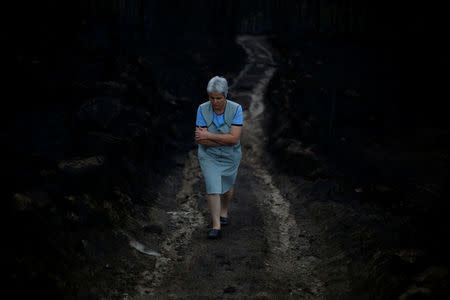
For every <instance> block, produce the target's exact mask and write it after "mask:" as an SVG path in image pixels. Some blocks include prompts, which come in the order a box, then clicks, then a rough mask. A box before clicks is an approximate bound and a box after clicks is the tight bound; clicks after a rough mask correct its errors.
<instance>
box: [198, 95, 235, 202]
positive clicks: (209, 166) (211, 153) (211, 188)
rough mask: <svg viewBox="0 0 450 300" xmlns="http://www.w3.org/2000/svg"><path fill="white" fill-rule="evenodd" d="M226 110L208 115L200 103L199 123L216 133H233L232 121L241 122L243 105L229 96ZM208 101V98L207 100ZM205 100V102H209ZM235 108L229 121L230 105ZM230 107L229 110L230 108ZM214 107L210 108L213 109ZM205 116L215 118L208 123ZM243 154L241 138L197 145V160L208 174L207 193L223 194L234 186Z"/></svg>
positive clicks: (205, 174) (205, 176)
mask: <svg viewBox="0 0 450 300" xmlns="http://www.w3.org/2000/svg"><path fill="white" fill-rule="evenodd" d="M226 101H227V103H226V106H225V112H224V113H223V114H221V115H217V114H216V113H215V112H214V111H213V110H212V114H214V116H207V117H206V118H205V116H204V114H205V113H207V112H205V111H203V113H202V110H201V108H200V106H199V108H198V110H197V121H196V125H197V126H201V127H207V128H208V131H209V132H212V133H217V134H226V133H230V128H231V125H236V126H242V125H243V120H242V119H243V118H242V107H241V106H240V105H239V104H237V103H236V102H233V101H230V100H226ZM208 102H209V101H208ZM208 102H205V103H204V106H205V105H206V106H207V105H208ZM233 107H234V108H235V109H236V110H235V111H236V113H235V114H234V116H233V119H232V121H231V122H227V117H229V115H230V114H229V113H230V109H232V108H233ZM227 109H228V111H227ZM210 111H211V110H210ZM206 119H211V120H213V121H212V122H210V124H209V126H208V125H207V122H206ZM241 158H242V151H241V143H240V141H239V142H238V143H237V144H236V145H233V146H217V147H213V146H205V145H200V144H199V145H198V160H199V164H200V167H201V169H202V173H203V177H204V178H205V184H206V193H207V194H224V193H226V192H228V191H229V190H230V189H231V188H233V186H234V184H235V182H236V177H237V173H238V168H239V164H240V161H241Z"/></svg>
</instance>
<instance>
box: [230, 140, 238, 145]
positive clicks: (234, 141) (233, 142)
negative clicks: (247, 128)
mask: <svg viewBox="0 0 450 300" xmlns="http://www.w3.org/2000/svg"><path fill="white" fill-rule="evenodd" d="M238 143H239V139H233V140H231V141H230V143H229V145H230V146H236V145H237V144H238Z"/></svg>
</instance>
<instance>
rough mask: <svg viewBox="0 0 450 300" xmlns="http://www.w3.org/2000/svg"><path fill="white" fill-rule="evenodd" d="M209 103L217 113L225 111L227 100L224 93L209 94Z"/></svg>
mask: <svg viewBox="0 0 450 300" xmlns="http://www.w3.org/2000/svg"><path fill="white" fill-rule="evenodd" d="M209 101H211V105H212V107H213V109H214V110H215V111H219V112H221V111H222V110H224V109H225V104H226V100H225V96H224V95H223V94H222V93H214V92H211V93H209Z"/></svg>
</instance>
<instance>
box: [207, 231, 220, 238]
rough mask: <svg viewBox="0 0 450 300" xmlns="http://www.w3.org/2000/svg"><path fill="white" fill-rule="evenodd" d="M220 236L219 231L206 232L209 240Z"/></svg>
mask: <svg viewBox="0 0 450 300" xmlns="http://www.w3.org/2000/svg"><path fill="white" fill-rule="evenodd" d="M221 236H222V231H221V230H220V229H211V230H210V231H208V238H209V239H217V238H220V237H221Z"/></svg>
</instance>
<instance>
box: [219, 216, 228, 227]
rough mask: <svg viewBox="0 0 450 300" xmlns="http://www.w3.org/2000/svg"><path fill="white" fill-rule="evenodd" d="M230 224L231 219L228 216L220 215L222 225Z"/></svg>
mask: <svg viewBox="0 0 450 300" xmlns="http://www.w3.org/2000/svg"><path fill="white" fill-rule="evenodd" d="M228 224H230V220H229V219H228V218H225V217H220V225H222V226H226V225H228Z"/></svg>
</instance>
